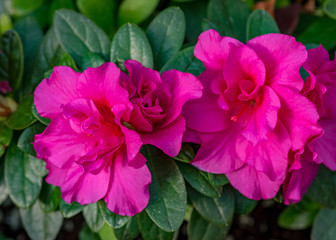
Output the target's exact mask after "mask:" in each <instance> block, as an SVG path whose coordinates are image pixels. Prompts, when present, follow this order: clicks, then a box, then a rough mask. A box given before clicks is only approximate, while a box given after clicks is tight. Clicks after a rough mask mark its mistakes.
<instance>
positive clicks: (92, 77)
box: [77, 63, 131, 118]
mask: <svg viewBox="0 0 336 240" xmlns="http://www.w3.org/2000/svg"><path fill="white" fill-rule="evenodd" d="M119 76H120V69H119V68H117V66H116V65H115V64H114V63H104V64H103V65H101V66H100V67H98V68H88V69H86V70H85V71H84V72H83V73H82V74H81V75H80V77H79V79H78V82H77V90H78V94H79V96H80V97H85V98H90V99H92V100H93V101H94V102H96V103H98V104H102V105H104V106H106V107H110V108H111V107H112V106H114V105H117V104H124V105H128V106H130V107H129V108H131V104H130V102H129V100H128V92H127V90H126V89H124V88H123V87H121V86H120V85H119ZM128 111H130V109H129V110H128ZM128 111H126V112H125V113H127V114H126V115H125V117H126V118H127V116H128V117H129V112H128Z"/></svg>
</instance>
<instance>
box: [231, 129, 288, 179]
mask: <svg viewBox="0 0 336 240" xmlns="http://www.w3.org/2000/svg"><path fill="white" fill-rule="evenodd" d="M290 148H291V139H290V136H289V134H288V132H287V131H286V129H285V128H284V127H283V126H282V125H281V124H279V125H277V127H276V128H275V129H274V131H271V132H269V133H268V134H267V141H262V142H259V143H258V144H257V145H255V146H254V145H253V144H252V143H251V142H249V141H247V140H246V139H245V138H244V137H241V136H240V137H238V138H237V140H236V151H237V154H238V156H239V157H240V159H241V160H242V161H243V162H245V163H246V164H248V165H250V166H251V167H252V168H253V169H255V171H258V172H262V173H264V174H265V175H266V176H267V177H268V179H269V180H270V181H277V180H278V179H284V176H285V175H286V171H287V166H288V152H289V150H290Z"/></svg>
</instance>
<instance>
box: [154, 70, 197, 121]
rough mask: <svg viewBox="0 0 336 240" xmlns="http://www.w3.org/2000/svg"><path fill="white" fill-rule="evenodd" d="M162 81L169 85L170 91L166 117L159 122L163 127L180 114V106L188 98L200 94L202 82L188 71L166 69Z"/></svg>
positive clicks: (190, 98)
mask: <svg viewBox="0 0 336 240" xmlns="http://www.w3.org/2000/svg"><path fill="white" fill-rule="evenodd" d="M161 78H162V81H163V82H164V83H166V84H168V85H169V87H170V89H171V92H172V97H173V98H172V100H171V106H169V109H168V110H167V112H166V114H167V117H166V118H165V119H164V120H163V121H162V122H160V127H165V126H167V125H168V124H170V123H171V122H172V121H174V120H175V119H176V118H177V117H178V116H179V115H180V114H181V110H182V106H183V105H184V104H185V103H186V102H187V101H189V100H192V99H197V98H200V97H201V96H202V89H203V87H202V84H201V83H200V81H198V80H197V78H196V77H194V76H193V75H192V74H190V73H183V72H179V71H177V70H174V69H172V70H168V71H166V72H164V73H163V74H162V76H161Z"/></svg>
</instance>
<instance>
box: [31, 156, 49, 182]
mask: <svg viewBox="0 0 336 240" xmlns="http://www.w3.org/2000/svg"><path fill="white" fill-rule="evenodd" d="M29 161H30V167H31V168H32V169H33V171H34V173H35V174H36V175H37V176H39V177H44V176H46V175H47V174H48V170H47V169H46V165H47V164H46V163H45V162H44V161H43V160H41V159H38V158H35V157H33V156H31V155H30V157H29Z"/></svg>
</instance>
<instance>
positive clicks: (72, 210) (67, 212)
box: [60, 199, 84, 218]
mask: <svg viewBox="0 0 336 240" xmlns="http://www.w3.org/2000/svg"><path fill="white" fill-rule="evenodd" d="M83 208H84V206H82V205H80V204H79V203H78V202H72V203H71V204H68V203H66V202H65V201H64V200H63V199H61V202H60V212H61V214H62V216H63V217H64V218H71V217H73V216H75V215H76V214H78V213H80V212H81V211H82V210H83Z"/></svg>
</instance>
